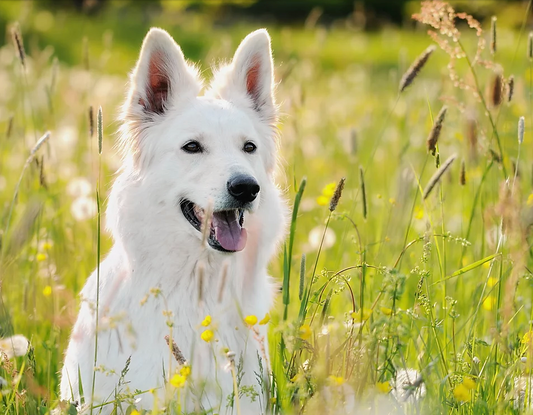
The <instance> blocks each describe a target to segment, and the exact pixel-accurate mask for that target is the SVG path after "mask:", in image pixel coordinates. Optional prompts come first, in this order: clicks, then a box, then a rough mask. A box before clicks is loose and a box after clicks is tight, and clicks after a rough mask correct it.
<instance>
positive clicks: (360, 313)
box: [352, 308, 372, 323]
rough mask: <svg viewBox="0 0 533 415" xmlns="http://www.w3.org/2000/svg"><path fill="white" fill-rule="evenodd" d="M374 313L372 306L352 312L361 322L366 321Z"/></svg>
mask: <svg viewBox="0 0 533 415" xmlns="http://www.w3.org/2000/svg"><path fill="white" fill-rule="evenodd" d="M371 315H372V310H371V309H370V308H362V309H359V310H357V311H355V312H353V313H352V318H353V319H354V320H355V321H356V322H359V323H362V322H363V321H366V320H368V319H369V318H370V316H371Z"/></svg>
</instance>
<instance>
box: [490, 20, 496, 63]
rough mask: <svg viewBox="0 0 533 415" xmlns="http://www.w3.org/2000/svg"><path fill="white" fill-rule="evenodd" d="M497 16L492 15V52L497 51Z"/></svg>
mask: <svg viewBox="0 0 533 415" xmlns="http://www.w3.org/2000/svg"><path fill="white" fill-rule="evenodd" d="M496 20H497V18H496V16H492V19H491V20H490V53H491V54H492V55H494V54H495V53H496Z"/></svg>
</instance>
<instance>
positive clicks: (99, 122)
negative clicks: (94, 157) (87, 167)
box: [96, 107, 104, 154]
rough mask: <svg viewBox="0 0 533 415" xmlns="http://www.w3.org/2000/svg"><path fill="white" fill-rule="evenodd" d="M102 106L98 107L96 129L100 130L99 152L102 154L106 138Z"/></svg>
mask: <svg viewBox="0 0 533 415" xmlns="http://www.w3.org/2000/svg"><path fill="white" fill-rule="evenodd" d="M103 122H104V121H103V115H102V107H99V108H98V115H97V117H96V129H97V131H98V154H102V141H103V140H104V127H103Z"/></svg>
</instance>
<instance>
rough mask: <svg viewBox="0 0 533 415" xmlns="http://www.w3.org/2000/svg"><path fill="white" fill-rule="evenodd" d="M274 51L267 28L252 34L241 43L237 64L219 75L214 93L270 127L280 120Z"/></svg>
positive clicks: (217, 75) (236, 53)
mask: <svg viewBox="0 0 533 415" xmlns="http://www.w3.org/2000/svg"><path fill="white" fill-rule="evenodd" d="M273 72H274V71H273V60H272V50H271V48H270V36H269V35H268V32H267V31H266V30H265V29H259V30H256V31H255V32H252V33H250V34H249V35H248V36H246V37H245V38H244V40H243V41H242V42H241V44H240V45H239V47H238V48H237V51H236V52H235V56H234V57H233V61H232V62H231V64H230V65H229V66H227V67H225V68H222V69H221V70H220V72H219V73H217V74H216V75H215V78H214V81H213V85H212V92H214V93H215V94H216V95H218V96H219V97H220V98H222V99H225V100H227V101H230V102H232V103H234V104H235V105H239V106H245V107H248V108H251V109H253V110H254V111H255V112H257V113H258V115H259V116H260V118H261V119H262V120H264V121H265V122H267V123H269V124H274V123H276V121H277V110H276V104H275V100H274V91H273V90H274V75H273Z"/></svg>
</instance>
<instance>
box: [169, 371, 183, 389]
mask: <svg viewBox="0 0 533 415" xmlns="http://www.w3.org/2000/svg"><path fill="white" fill-rule="evenodd" d="M186 380H187V378H186V377H185V376H182V375H178V374H177V373H176V374H175V375H174V376H172V378H171V379H170V384H171V385H172V386H174V387H175V388H181V387H182V386H183V385H185V381H186Z"/></svg>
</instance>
